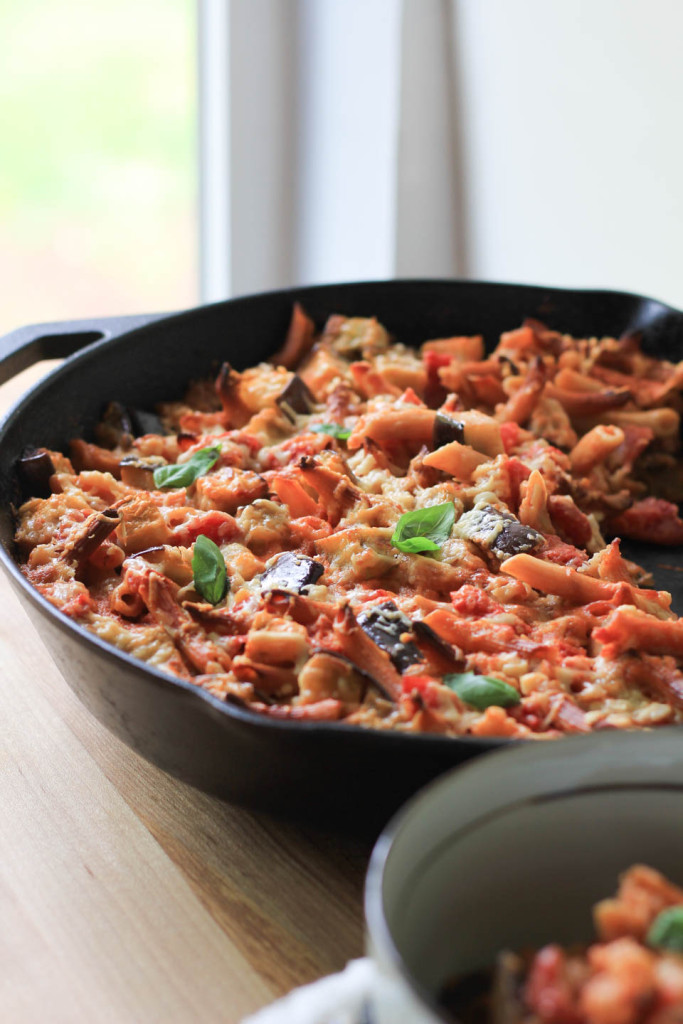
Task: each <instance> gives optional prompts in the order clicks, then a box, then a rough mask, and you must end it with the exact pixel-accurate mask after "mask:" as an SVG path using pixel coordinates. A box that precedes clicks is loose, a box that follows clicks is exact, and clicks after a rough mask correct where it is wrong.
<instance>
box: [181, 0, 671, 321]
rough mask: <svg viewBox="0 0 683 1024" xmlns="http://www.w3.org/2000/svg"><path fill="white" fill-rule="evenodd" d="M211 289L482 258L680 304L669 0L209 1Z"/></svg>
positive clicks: (479, 273)
mask: <svg viewBox="0 0 683 1024" xmlns="http://www.w3.org/2000/svg"><path fill="white" fill-rule="evenodd" d="M200 29H201V31H200V46H199V60H200V85H201V90H200V91H201V109H202V120H201V132H200V136H201V138H200V154H201V184H202V187H201V206H202V254H203V257H202V279H203V282H202V289H203V298H204V299H205V300H212V299H219V298H223V297H226V296H228V295H234V294H240V293H245V292H251V291H258V290H262V289H266V288H272V287H283V286H287V285H289V284H296V283H315V282H322V281H333V280H335V281H341V280H362V279H374V278H384V277H400V276H423V277H426V276H437V277H448V276H453V275H458V276H472V277H479V278H484V279H489V280H495V279H498V280H509V281H531V282H536V283H545V284H559V285H569V286H583V287H607V288H610V287H611V288H623V289H627V290H633V291H641V292H644V293H649V294H652V295H654V296H656V297H660V298H664V299H666V300H668V301H670V302H672V303H674V304H683V275H682V274H681V271H680V264H681V260H680V256H679V248H680V244H679V239H680V238H681V236H682V235H683V184H682V183H683V174H682V173H681V168H682V167H683V133H681V132H680V131H679V130H678V125H679V121H680V105H681V100H682V99H683V62H681V61H680V59H679V40H680V38H681V37H682V34H683V5H682V4H680V3H679V0H649V2H648V3H647V4H644V3H643V2H642V0H573V2H572V3H552V2H548V0H515V2H514V3H511V2H510V0H200Z"/></svg>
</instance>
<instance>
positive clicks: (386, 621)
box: [358, 601, 424, 672]
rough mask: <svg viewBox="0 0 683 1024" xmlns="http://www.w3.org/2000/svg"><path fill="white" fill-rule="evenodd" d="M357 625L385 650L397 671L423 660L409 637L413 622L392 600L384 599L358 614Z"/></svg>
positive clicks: (402, 670) (403, 670)
mask: <svg viewBox="0 0 683 1024" xmlns="http://www.w3.org/2000/svg"><path fill="white" fill-rule="evenodd" d="M358 625H359V626H360V627H361V628H362V629H363V630H364V632H366V633H367V634H368V636H369V637H370V639H371V640H374V642H375V643H376V644H377V646H378V647H381V649H382V650H383V651H386V652H387V654H388V655H389V657H390V658H391V660H392V661H393V663H394V665H395V666H396V668H397V669H398V671H399V672H405V670H406V669H407V668H410V666H411V665H415V664H417V662H419V661H423V660H424V658H423V655H422V654H421V653H420V651H419V649H418V647H417V646H416V645H415V644H414V643H413V641H412V640H411V639H410V637H411V636H412V632H413V624H412V622H411V621H410V619H409V618H408V617H407V616H406V615H404V614H403V612H401V611H399V610H398V608H397V607H396V605H395V604H394V602H393V601H385V602H384V603H383V604H379V605H376V606H375V607H374V608H372V609H371V610H370V611H367V612H362V613H361V614H360V615H359V616H358Z"/></svg>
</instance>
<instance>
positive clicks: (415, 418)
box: [346, 404, 436, 451]
mask: <svg viewBox="0 0 683 1024" xmlns="http://www.w3.org/2000/svg"><path fill="white" fill-rule="evenodd" d="M435 416H436V412H435V411H434V409H427V407H426V406H418V405H407V404H404V405H398V404H395V405H391V406H386V408H383V409H379V410H377V411H376V412H370V413H366V415H365V416H360V417H359V418H358V422H357V423H356V425H355V427H354V428H353V430H352V432H351V436H350V437H349V439H348V440H347V442H346V447H347V448H348V450H349V451H355V450H356V449H357V448H360V447H361V446H362V444H363V440H364V439H365V438H366V437H369V438H370V439H371V440H373V441H378V442H379V443H380V444H382V443H384V444H386V443H387V442H390V441H411V442H413V443H414V444H415V447H416V448H420V446H421V445H423V444H425V445H426V444H431V441H432V436H433V433H434V418H435Z"/></svg>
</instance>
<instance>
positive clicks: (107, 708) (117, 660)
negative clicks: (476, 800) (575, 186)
mask: <svg viewBox="0 0 683 1024" xmlns="http://www.w3.org/2000/svg"><path fill="white" fill-rule="evenodd" d="M294 301H299V302H301V303H302V305H303V306H304V308H305V309H306V310H307V312H308V313H309V314H310V315H311V316H313V317H314V319H315V320H316V323H317V324H318V325H319V326H321V325H322V324H323V323H324V321H325V319H326V318H327V316H328V315H329V314H330V313H342V314H346V315H349V316H377V317H378V318H379V319H380V320H381V321H382V323H384V324H385V325H386V327H387V328H388V329H389V331H390V332H391V333H392V334H393V335H394V336H395V337H396V339H397V340H399V341H403V342H406V343H408V344H418V343H420V342H422V341H424V340H426V339H428V338H435V337H447V336H449V335H454V334H480V333H483V334H484V336H485V339H486V342H487V345H488V346H489V347H491V346H493V345H494V344H495V343H496V342H497V340H498V336H499V335H500V333H501V332H502V331H504V330H509V329H511V328H513V327H515V326H518V325H519V324H520V323H521V321H522V319H523V318H524V317H526V316H532V317H536V318H538V319H541V320H543V321H545V322H546V323H547V324H548V325H549V326H550V327H552V328H556V329H559V330H562V331H566V332H569V333H572V334H577V335H580V336H591V335H598V336H599V335H605V334H608V335H614V336H619V335H620V334H622V333H623V332H626V331H629V332H632V331H642V333H643V338H644V346H645V348H646V350H647V351H648V352H651V353H653V354H655V355H658V356H663V357H668V358H670V359H674V360H676V359H678V358H679V357H680V355H681V354H682V353H683V314H681V313H678V312H677V311H675V310H672V309H670V308H668V307H666V306H664V305H662V304H660V303H658V302H655V301H653V300H651V299H647V298H643V297H641V296H637V295H630V294H625V293H617V292H592V291H564V290H559V289H552V288H542V287H530V286H522V285H505V284H488V283H481V282H469V281H385V282H374V283H364V284H344V285H326V286H322V287H315V288H297V289H291V290H288V291H280V292H271V293H268V294H263V295H255V296H248V297H246V298H240V299H235V300H232V301H229V302H223V303H218V304H216V305H212V306H204V307H201V308H199V309H195V310H190V311H188V312H184V313H180V314H176V315H173V316H159V315H157V316H141V317H123V318H118V319H104V320H87V321H75V322H71V323H68V322H67V323H58V324H42V325H37V326H33V327H25V328H22V329H20V330H18V331H15V332H13V333H12V334H9V335H7V336H6V337H5V338H3V339H0V382H2V381H4V380H7V379H9V378H10V377H11V376H13V375H14V374H15V373H17V372H19V371H20V370H21V369H24V368H25V367H27V366H29V365H31V364H32V363H34V362H36V361H37V360H39V359H44V358H54V357H65V356H69V357H70V358H68V359H66V361H65V362H64V364H63V365H62V366H61V367H59V368H58V369H57V370H56V371H55V372H54V373H52V374H51V375H50V376H49V377H48V378H46V379H45V380H43V381H42V382H41V383H39V384H38V385H37V386H36V387H35V388H34V389H33V390H32V391H31V392H30V393H29V394H28V395H27V396H26V397H25V398H24V399H23V400H22V401H21V402H20V403H19V404H18V405H17V406H16V407H15V408H14V409H13V410H12V412H11V413H10V415H9V416H8V417H7V419H6V421H5V423H4V425H3V427H2V429H1V430H0V495H1V497H2V505H1V512H0V531H1V534H0V540H1V541H2V549H1V550H0V560H2V563H3V566H4V568H5V570H6V571H7V572H8V574H9V576H10V579H11V581H12V583H13V585H14V587H15V589H16V591H17V592H18V594H19V596H20V598H21V599H22V601H23V603H24V605H25V606H26V608H27V610H28V612H29V614H30V615H31V617H32V619H33V621H34V623H35V625H36V626H37V628H38V630H39V632H40V634H41V635H42V637H43V639H44V641H45V643H46V644H47V646H48V648H49V650H50V652H51V654H52V655H53V657H54V659H55V661H56V662H57V664H58V666H59V667H60V669H61V670H62V671H63V673H64V676H65V678H66V679H67V681H68V682H69V684H70V685H71V687H72V688H73V689H74V690H75V692H76V693H77V694H78V696H79V697H80V698H81V700H82V701H83V703H84V704H86V706H87V707H88V708H89V709H90V710H91V711H92V712H93V714H95V715H96V716H97V718H99V719H100V721H102V722H103V723H104V724H105V725H106V726H107V727H108V728H109V729H111V730H112V732H114V733H115V734H116V735H117V736H119V737H120V738H121V739H123V740H124V741H125V742H126V743H128V744H129V745H130V746H131V747H133V748H134V749H135V750H137V751H138V752H139V753H140V754H142V755H143V756H144V757H146V758H148V759H149V760H150V761H153V762H155V763H156V764H158V765H160V766H161V767H162V768H164V769H165V770H167V771H169V772H171V773H172V774H173V775H176V776H177V777H179V778H181V779H183V780H184V781H186V782H189V783H191V784H193V785H195V786H197V787H199V788H200V789H203V790H206V791H207V792H209V793H212V794H215V795H217V796H219V797H223V798H225V799H227V800H231V801H235V802H238V803H241V804H244V805H248V806H250V807H252V808H255V809H262V810H267V811H269V812H272V813H276V814H279V815H286V816H292V817H299V818H306V819H308V820H315V821H318V822H326V823H330V822H331V823H333V824H335V825H337V826H339V827H348V826H349V824H355V825H362V824H363V823H370V824H371V825H373V826H375V825H381V824H382V823H383V822H384V821H385V820H386V819H387V817H388V816H389V814H390V813H391V812H392V811H393V810H394V809H395V808H396V807H398V805H399V804H400V803H402V802H403V800H404V799H405V798H406V797H407V796H409V795H410V794H411V793H413V792H414V791H415V790H416V789H418V788H419V787H420V786H421V785H423V784H424V783H425V782H427V781H428V780H429V779H431V778H433V777H434V776H435V775H437V774H439V773H440V772H442V771H444V770H445V769H447V768H449V767H451V766H453V765H455V764H458V763H459V762H461V761H464V760H467V759H468V758H470V757H473V756H475V755H477V754H480V753H482V752H483V751H486V750H490V749H492V748H493V747H496V746H500V745H502V744H504V743H505V742H506V741H502V740H490V739H476V738H468V737H464V738H461V739H450V738H445V737H442V736H429V735H418V736H407V735H402V734H400V733H385V732H375V731H371V730H364V729H361V728H358V727H350V726H345V725H340V724H336V723H327V722H325V723H304V722H278V721H271V720H269V719H267V718H264V717H261V716H258V715H256V714H255V713H251V712H248V711H245V710H242V709H240V708H236V707H234V706H231V705H226V704H224V703H222V702H221V701H219V700H216V699H215V698H213V697H211V696H210V695H209V694H207V693H205V692H204V691H202V690H199V689H197V688H195V687H193V686H192V685H191V684H189V683H185V682H183V681H181V680H178V679H175V678H171V677H169V676H166V675H164V674H163V673H162V672H159V671H157V670H155V669H153V668H149V667H146V666H144V665H143V664H142V663H141V662H139V661H136V660H135V659H133V658H131V657H129V656H127V655H125V654H123V653H121V652H119V651H116V650H114V649H113V648H110V647H108V646H106V645H105V644H104V643H103V642H102V641H100V640H98V639H97V638H96V637H95V636H93V635H91V634H89V633H87V632H86V631H84V630H82V629H80V628H79V627H78V626H76V625H74V623H73V622H72V621H71V620H69V619H68V618H66V617H65V616H64V615H62V614H61V613H60V612H59V611H57V610H56V609H55V608H54V607H53V606H52V605H50V604H49V603H48V602H47V601H46V600H45V599H44V598H42V597H41V596H40V594H38V593H37V592H36V591H34V590H33V589H32V588H31V587H30V586H29V585H28V583H27V582H26V581H25V580H24V578H23V576H22V575H21V573H20V572H19V570H18V568H17V566H16V564H15V562H14V558H13V541H12V537H13V531H14V523H13V516H12V506H15V507H16V506H17V505H18V504H19V503H20V501H21V500H23V498H24V497H27V495H22V494H21V493H20V489H19V485H18V481H17V475H16V463H17V459H18V458H19V457H20V455H21V453H22V451H23V450H24V448H25V447H27V446H41V445H46V446H47V447H49V448H55V449H63V448H64V447H65V446H66V444H67V443H68V441H69V439H70V438H72V437H76V436H85V437H88V436H90V435H91V432H92V430H93V427H94V425H95V424H96V422H97V421H98V419H99V417H100V413H101V411H102V408H103V406H104V405H105V403H107V402H108V401H110V400H112V399H116V400H118V401H120V402H123V403H124V404H126V405H130V406H133V407H136V408H140V409H150V410H151V409H152V408H153V406H154V404H155V403H156V402H158V401H161V400H165V399H172V398H177V397H181V396H182V394H183V392H184V389H185V386H186V383H187V381H188V379H190V378H192V377H195V378H196V377H201V376H203V375H207V374H209V373H211V372H213V371H214V370H215V368H216V364H217V363H218V362H220V361H222V360H225V359H228V360H229V361H230V362H231V363H232V364H233V365H234V366H236V367H237V368H238V369H240V368H243V367H245V366H248V365H252V364H254V363H256V362H258V361H259V360H261V359H264V358H266V357H267V356H269V355H270V354H271V353H272V352H273V351H275V349H276V348H277V347H278V346H279V345H280V343H281V341H282V339H283V337H284V334H285V331H286V329H287V325H288V323H289V318H290V313H291V309H292V303H293V302H294ZM629 553H630V555H631V556H632V557H635V558H637V559H638V560H639V561H640V562H641V564H645V565H646V566H647V567H648V568H650V569H651V570H652V571H653V572H654V575H655V579H656V582H657V585H658V586H659V587H660V588H663V589H667V590H670V591H672V592H673V594H674V603H676V599H678V602H679V605H680V606H681V607H683V577H682V573H683V560H682V559H681V557H680V554H679V552H678V551H677V550H671V549H662V548H648V547H647V546H642V545H640V546H638V548H637V549H636V548H635V547H633V548H632V550H631V551H630V552H629ZM596 741H597V742H599V736H596ZM559 742H571V739H567V740H562V741H559Z"/></svg>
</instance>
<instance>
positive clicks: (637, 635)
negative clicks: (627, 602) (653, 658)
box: [593, 607, 683, 658]
mask: <svg viewBox="0 0 683 1024" xmlns="http://www.w3.org/2000/svg"><path fill="white" fill-rule="evenodd" d="M593 637H594V639H595V640H597V641H598V642H599V643H601V644H609V645H610V647H611V648H612V651H613V652H614V653H617V654H621V653H623V652H624V651H648V652H649V653H650V654H672V655H674V657H678V658H680V657H682V656H683V621H682V620H680V619H675V620H670V619H669V620H662V619H657V618H655V617H654V616H653V615H648V614H647V613H646V612H644V611H641V610H640V609H638V608H629V607H621V608H616V609H615V610H614V611H613V612H612V614H611V615H610V616H609V618H608V619H607V621H606V622H605V623H604V624H603V625H602V626H600V627H599V628H598V629H595V630H593Z"/></svg>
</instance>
